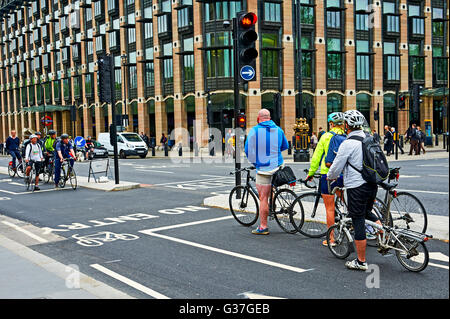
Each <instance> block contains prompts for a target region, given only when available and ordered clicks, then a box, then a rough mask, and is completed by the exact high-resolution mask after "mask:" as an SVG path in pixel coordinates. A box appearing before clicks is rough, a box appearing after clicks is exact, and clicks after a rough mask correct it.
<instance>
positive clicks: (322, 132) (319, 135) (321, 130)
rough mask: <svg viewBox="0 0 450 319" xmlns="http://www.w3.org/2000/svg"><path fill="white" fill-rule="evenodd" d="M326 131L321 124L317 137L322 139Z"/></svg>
mask: <svg viewBox="0 0 450 319" xmlns="http://www.w3.org/2000/svg"><path fill="white" fill-rule="evenodd" d="M325 133H326V132H325V131H324V130H323V128H322V127H321V126H320V127H319V134H317V139H318V140H319V141H320V138H321V137H322V135H323V134H325Z"/></svg>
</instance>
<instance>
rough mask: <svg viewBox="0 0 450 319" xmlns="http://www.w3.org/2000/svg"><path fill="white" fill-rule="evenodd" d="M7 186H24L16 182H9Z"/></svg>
mask: <svg viewBox="0 0 450 319" xmlns="http://www.w3.org/2000/svg"><path fill="white" fill-rule="evenodd" d="M8 184H9V185H15V186H25V184H23V183H17V182H11V183H8Z"/></svg>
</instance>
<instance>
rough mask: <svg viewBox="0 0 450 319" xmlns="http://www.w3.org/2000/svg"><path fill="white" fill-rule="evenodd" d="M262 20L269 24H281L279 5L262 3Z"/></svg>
mask: <svg viewBox="0 0 450 319" xmlns="http://www.w3.org/2000/svg"><path fill="white" fill-rule="evenodd" d="M264 20H265V21H269V22H281V3H277V2H267V1H266V2H264Z"/></svg>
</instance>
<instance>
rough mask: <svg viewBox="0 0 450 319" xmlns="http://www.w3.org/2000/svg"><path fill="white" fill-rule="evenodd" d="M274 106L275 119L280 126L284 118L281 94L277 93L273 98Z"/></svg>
mask: <svg viewBox="0 0 450 319" xmlns="http://www.w3.org/2000/svg"><path fill="white" fill-rule="evenodd" d="M273 106H274V108H273V109H274V114H273V118H274V121H275V123H276V124H277V125H280V120H281V117H282V110H281V94H280V93H275V94H274V96H273Z"/></svg>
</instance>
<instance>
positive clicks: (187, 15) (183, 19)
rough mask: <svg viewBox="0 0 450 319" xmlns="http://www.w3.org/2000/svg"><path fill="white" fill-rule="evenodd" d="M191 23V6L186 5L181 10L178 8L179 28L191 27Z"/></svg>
mask: <svg viewBox="0 0 450 319" xmlns="http://www.w3.org/2000/svg"><path fill="white" fill-rule="evenodd" d="M192 24H193V21H192V7H186V8H183V9H181V10H178V27H179V28H186V27H191V26H192Z"/></svg>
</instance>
